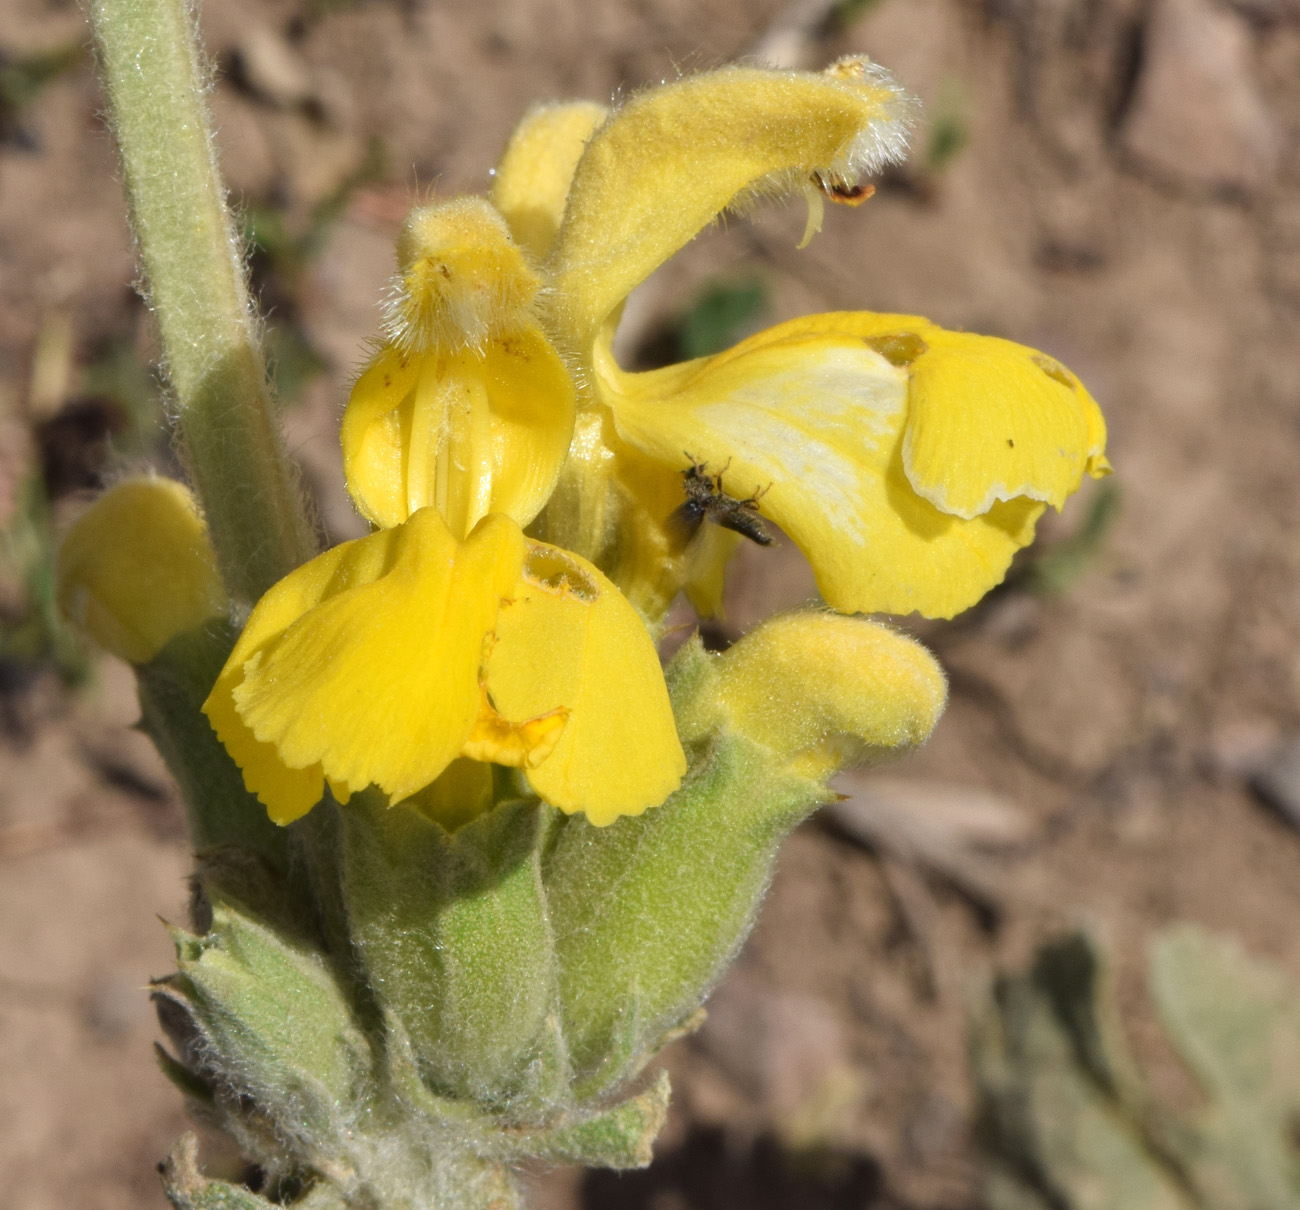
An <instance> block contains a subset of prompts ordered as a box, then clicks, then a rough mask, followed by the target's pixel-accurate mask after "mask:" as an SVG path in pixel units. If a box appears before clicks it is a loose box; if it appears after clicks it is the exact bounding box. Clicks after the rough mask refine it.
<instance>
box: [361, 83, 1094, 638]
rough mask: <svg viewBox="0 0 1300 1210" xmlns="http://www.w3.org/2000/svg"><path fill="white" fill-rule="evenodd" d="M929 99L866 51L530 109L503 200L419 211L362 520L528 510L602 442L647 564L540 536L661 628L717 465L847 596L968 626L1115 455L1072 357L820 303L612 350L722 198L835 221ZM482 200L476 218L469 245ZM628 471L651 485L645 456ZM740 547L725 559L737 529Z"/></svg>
mask: <svg viewBox="0 0 1300 1210" xmlns="http://www.w3.org/2000/svg"><path fill="white" fill-rule="evenodd" d="M913 113H914V104H913V102H912V101H911V99H910V98H909V97H908V96H907V95H906V94H905V93H904V92H903V91H902V90H901V89H900V88H899V87H898V86H897V85H896V84H894V82H893V81H892V80H891V79H890V77H889V76H888V75H887V74H886V73H885V72H884V71H883V70H881V69H880V68H878V67H876V66H875V65H874V64H871V63H870V62H868V61H867V60H865V59H861V58H847V59H842V60H840V61H839V62H837V63H835V64H833V65H832V66H831V67H830V68H828V69H827V70H826V71H825V72H823V73H804V72H787V71H772V70H766V69H762V68H750V67H729V68H724V69H721V70H718V71H713V72H707V73H704V74H701V75H699V76H695V77H689V78H685V79H682V80H678V81H675V82H673V83H670V84H666V85H662V86H660V87H657V88H651V89H648V90H647V91H645V92H643V93H641V94H639V95H636V96H634V97H632V98H631V99H630V100H629V101H627V102H626V103H625V104H623V105H622V106H621V107H620V108H618V109H616V110H614V111H612V112H610V111H607V110H606V109H605V108H604V107H602V106H599V105H594V104H590V103H575V104H563V105H551V106H543V107H540V108H538V109H535V110H533V111H532V112H531V113H530V114H528V115H527V116H526V117H525V119H524V121H523V122H522V123H521V124H520V126H519V127H518V129H517V130H516V132H515V134H514V136H513V137H512V139H511V141H510V144H509V146H508V147H507V149H506V152H505V154H504V156H503V157H502V160H501V162H500V163H499V165H498V167H497V169H496V171H495V179H494V183H493V190H492V202H493V205H494V207H495V210H492V208H490V207H488V206H487V205H486V203H483V202H481V201H479V200H477V199H460V200H457V201H453V202H451V203H443V204H442V205H435V206H430V207H424V208H420V209H417V210H416V211H415V212H413V214H412V216H411V218H410V219H408V221H407V224H406V227H405V228H404V232H403V236H402V239H401V240H400V241H399V261H400V262H401V265H402V272H401V274H400V275H399V278H398V280H397V283H396V286H395V291H394V301H393V303H392V305H391V307H390V310H389V322H388V344H387V346H386V347H385V349H384V350H383V351H381V353H380V355H379V357H378V358H377V359H376V361H375V362H374V363H372V366H371V368H370V369H369V370H368V371H367V373H366V374H365V375H363V377H362V378H361V380H360V381H359V382H358V384H357V387H356V389H355V390H354V393H353V398H352V401H351V403H350V405H349V408H348V413H347V416H346V417H345V422H344V449H345V461H346V464H347V468H348V476H349V485H350V487H351V489H352V492H353V495H354V497H355V498H356V499H357V500H358V501H359V503H360V504H361V507H362V509H363V511H365V512H366V513H367V515H368V516H370V517H371V519H372V520H374V521H376V522H377V523H379V524H394V523H396V522H398V521H400V520H401V519H402V518H403V517H404V516H406V515H409V513H410V511H411V510H412V509H413V508H414V507H416V506H418V505H420V504H423V503H438V504H439V507H442V508H443V510H444V512H445V513H447V512H448V509H447V508H446V507H444V503H443V502H445V501H452V502H453V507H452V510H451V513H454V515H451V514H449V520H451V523H452V526H453V530H456V529H458V528H459V529H460V531H461V532H462V533H463V532H468V529H469V528H470V527H471V526H472V525H473V524H474V523H475V522H476V521H477V519H478V518H479V517H481V516H482V515H485V514H486V513H487V512H488V511H493V510H499V511H505V512H507V513H509V514H510V515H511V516H513V517H514V518H515V519H516V520H517V521H518V522H519V523H520V524H521V525H528V524H529V523H530V522H532V521H533V519H534V517H536V516H537V514H538V512H539V511H540V510H542V509H543V507H544V506H545V505H546V502H547V501H548V500H549V499H550V498H551V495H552V492H553V490H554V489H555V486H556V484H557V482H559V481H560V480H561V477H562V475H564V474H570V473H574V471H573V468H575V467H577V466H578V465H579V464H580V463H581V461H582V459H583V458H585V459H586V460H587V462H588V465H589V466H590V463H591V460H592V458H593V457H598V458H599V459H600V460H602V461H603V464H604V465H605V467H606V470H605V471H604V472H602V473H605V474H606V475H607V477H608V476H613V477H614V478H615V479H618V480H619V488H620V492H621V498H623V499H625V500H626V501H627V512H626V513H625V515H624V516H623V518H622V521H623V525H624V528H625V529H627V530H628V531H631V530H634V529H636V528H637V527H638V526H639V527H640V529H641V531H643V535H644V534H648V535H649V537H648V538H646V539H645V540H643V541H642V545H643V546H644V547H645V550H644V552H643V553H642V555H641V556H640V557H639V558H638V559H634V560H632V561H631V564H630V567H631V570H628V567H627V566H625V567H624V568H622V570H621V571H615V569H614V568H613V567H612V566H610V565H609V564H608V561H602V559H601V557H600V551H599V544H600V542H601V541H602V540H604V538H605V536H604V535H601V534H596V533H593V532H590V528H588V530H584V529H583V528H582V527H581V526H579V527H577V528H575V527H573V526H567V527H566V526H565V525H564V524H555V523H552V524H550V525H549V526H546V527H543V528H544V530H545V532H546V533H547V535H548V536H549V537H551V538H552V539H554V540H556V541H558V542H560V544H562V545H564V546H567V547H570V548H571V549H574V550H577V551H578V552H579V553H581V554H583V555H585V556H587V557H589V558H592V559H593V560H595V561H596V562H597V563H598V564H599V565H601V566H603V567H604V568H605V570H607V571H609V572H610V574H611V575H614V577H615V579H616V581H617V582H618V583H619V584H620V586H621V587H623V588H624V589H625V591H628V592H629V593H630V595H631V596H632V597H633V599H634V600H636V601H637V603H638V604H639V605H641V607H642V609H643V611H646V612H648V613H649V614H650V615H652V616H650V617H649V618H648V620H650V621H651V622H652V623H653V622H654V621H655V620H656V619H655V617H654V616H653V614H654V613H655V612H656V610H655V609H653V608H652V609H649V610H647V609H646V606H645V604H644V597H645V594H643V593H638V591H637V584H636V583H635V581H636V580H637V578H638V577H641V578H646V577H651V576H662V575H663V566H664V564H665V563H666V562H668V561H670V559H671V556H672V551H673V538H672V536H671V535H670V534H669V533H668V531H667V529H666V528H665V524H666V522H667V519H668V515H669V514H670V513H671V512H672V511H673V504H672V503H671V502H672V501H674V500H676V501H677V502H680V499H681V493H682V481H681V479H680V475H681V473H682V472H683V471H686V470H688V469H689V468H690V466H691V465H692V461H693V460H697V461H698V462H700V463H703V464H704V465H705V466H706V467H708V468H710V469H711V470H712V471H713V472H714V473H719V472H721V470H722V468H724V467H725V468H726V470H725V482H724V485H723V486H724V489H725V490H726V491H727V492H728V493H729V494H731V495H733V496H735V497H738V498H741V499H744V498H748V497H750V496H753V495H754V494H755V493H756V492H759V491H763V495H762V499H761V505H760V508H761V512H762V513H763V515H764V516H766V517H768V518H770V519H771V520H774V521H775V522H776V523H777V524H779V525H780V526H781V527H782V529H783V530H784V531H785V532H786V533H787V534H788V535H789V537H790V538H791V539H792V540H793V541H794V543H795V544H796V545H797V546H799V547H800V549H802V550H803V552H804V553H805V554H806V555H807V556H808V558H809V561H810V563H811V564H812V568H813V571H814V573H815V574H816V577H817V581H818V586H819V588H820V589H821V592H822V595H823V597H824V598H825V599H826V601H827V602H828V603H829V604H830V605H831V606H832V607H834V608H835V609H837V610H840V611H843V612H876V611H880V612H889V613H907V612H910V611H912V610H916V611H919V612H921V613H922V614H925V615H928V616H940V617H946V616H951V615H952V614H954V613H957V612H959V611H960V610H962V609H965V608H967V607H968V606H969V605H971V604H973V603H974V602H975V601H977V600H978V599H979V598H980V597H981V596H982V595H983V594H984V593H985V592H987V591H988V589H989V588H991V587H992V586H993V585H995V584H996V583H998V582H999V581H1000V580H1001V579H1002V577H1003V575H1004V574H1005V572H1006V568H1007V566H1008V565H1009V563H1010V559H1011V557H1012V555H1013V554H1014V553H1015V551H1016V550H1018V549H1019V548H1020V547H1022V546H1024V545H1026V544H1027V543H1028V542H1029V541H1030V540H1031V538H1032V536H1033V531H1034V526H1035V523H1036V521H1037V519H1038V517H1039V515H1040V514H1041V512H1042V510H1043V508H1044V507H1045V506H1046V505H1048V504H1050V505H1052V506H1054V507H1056V508H1060V507H1061V505H1062V503H1063V501H1064V500H1065V498H1066V497H1067V496H1068V495H1069V494H1070V493H1071V492H1073V491H1074V490H1075V489H1076V488H1077V487H1078V484H1079V481H1080V479H1081V477H1082V475H1083V474H1084V473H1089V474H1092V475H1094V476H1097V475H1102V474H1105V473H1106V472H1107V471H1108V469H1109V467H1108V464H1107V463H1106V460H1105V455H1104V446H1105V424H1104V421H1103V419H1102V417H1101V413H1100V410H1099V409H1098V408H1097V405H1096V403H1095V402H1094V401H1093V399H1092V397H1091V396H1090V395H1089V394H1088V392H1087V391H1086V390H1085V389H1084V388H1083V386H1082V384H1080V383H1079V381H1078V379H1077V378H1075V377H1074V375H1073V374H1071V373H1070V372H1069V371H1068V370H1066V369H1065V368H1064V367H1063V366H1061V365H1060V364H1059V363H1057V362H1056V361H1054V360H1053V359H1051V358H1048V357H1045V356H1044V355H1042V354H1039V353H1036V352H1035V351H1034V350H1032V349H1028V348H1025V347H1024V346H1021V345H1017V344H1014V343H1012V342H1010V341H1005V340H999V339H996V338H992V337H982V336H975V335H970V334H967V333H961V332H949V331H945V330H943V329H942V328H940V327H938V326H937V325H935V324H933V323H930V322H929V321H928V320H925V319H921V318H919V317H916V316H909V315H878V314H870V313H836V314H830V315H817V316H809V317H806V318H804V319H800V320H795V321H793V322H791V323H787V324H783V325H780V326H778V327H776V328H773V329H770V330H768V331H767V332H762V333H759V334H758V335H757V336H754V337H752V338H750V339H749V340H747V341H744V342H742V343H741V344H740V345H738V346H736V347H735V348H733V349H731V350H728V351H727V352H725V353H722V354H719V355H718V356H716V357H712V358H704V359H700V360H698V361H694V362H687V363H683V364H680V365H676V366H669V367H667V368H665V369H663V370H658V371H652V372H649V373H642V374H637V373H628V372H626V371H624V370H622V369H621V367H619V365H618V364H617V362H616V361H615V359H614V356H613V353H612V337H613V332H614V328H615V326H616V323H617V319H618V315H619V313H620V311H621V305H622V302H623V300H624V299H625V298H626V296H627V294H628V292H629V291H630V290H631V289H632V288H633V287H634V286H635V285H637V284H638V283H639V282H641V281H642V280H644V279H645V278H646V277H647V276H648V275H649V274H650V273H651V272H653V270H654V269H655V268H657V267H658V266H659V265H660V264H661V263H663V262H664V261H665V260H666V259H668V257H670V256H671V255H672V254H673V253H674V252H675V251H677V250H678V249H679V248H680V247H682V246H683V245H684V244H685V243H687V242H689V241H690V240H691V239H692V238H694V236H695V235H696V234H698V233H699V232H700V231H701V230H702V229H703V228H705V227H706V226H708V225H709V224H710V223H711V222H713V221H714V220H715V219H716V218H717V217H718V216H719V214H720V213H722V212H723V211H724V210H726V209H729V208H730V209H734V208H737V207H743V206H745V205H746V204H748V203H749V202H750V201H751V200H752V199H754V198H756V197H761V196H763V195H765V194H769V193H779V192H789V191H792V190H794V191H802V192H803V194H804V195H805V196H807V197H808V198H809V205H810V208H811V212H812V214H811V217H810V229H811V228H812V227H813V226H815V225H816V224H815V223H814V222H812V218H815V215H816V214H817V213H819V208H820V206H821V203H822V200H823V197H825V196H829V197H831V198H832V199H837V198H839V197H841V196H842V195H844V194H845V193H848V192H852V187H853V186H854V184H855V183H856V182H857V181H858V180H859V178H860V177H861V176H862V175H863V174H864V173H869V172H872V171H875V170H878V169H879V168H880V167H882V166H883V165H885V164H886V163H888V162H890V161H893V160H897V159H899V158H901V156H902V154H903V152H904V150H905V148H906V142H907V134H908V129H909V126H910V123H911V121H912V117H913ZM475 208H477V209H475ZM471 210H472V211H473V212H474V214H475V215H477V216H478V217H477V219H476V220H475V221H476V222H477V223H478V229H477V231H476V232H473V233H469V235H468V237H467V235H466V230H461V229H459V228H458V229H457V230H456V231H455V232H453V233H452V234H453V236H454V238H449V237H448V233H447V228H448V227H449V226H451V227H455V226H456V224H457V223H459V224H461V227H462V228H463V227H464V216H465V215H466V214H468V213H469V212H470V211H471ZM498 215H499V218H498V217H496V216H498ZM485 216H491V217H490V218H489V217H485ZM494 222H495V223H496V224H497V226H496V227H495V228H493V229H492V231H491V232H489V231H488V228H489V226H490V225H491V224H492V223H494ZM430 281H432V282H435V283H436V284H438V286H439V287H440V288H442V287H443V286H448V283H450V285H449V286H448V288H447V289H446V290H444V291H443V294H442V295H441V297H442V300H443V302H442V309H441V310H440V311H439V312H438V314H439V315H442V316H447V315H452V316H454V317H457V325H458V327H457V331H458V332H459V333H460V335H459V336H458V338H457V339H458V340H459V341H460V344H459V346H457V345H456V344H455V342H454V341H452V342H449V341H448V340H447V339H445V338H439V336H438V323H437V322H435V321H431V320H430V318H429V315H428V314H427V311H428V308H427V307H425V306H424V302H423V300H424V299H425V298H426V297H427V294H426V293H424V291H426V288H427V283H429V282H430ZM458 290H459V293H457V291H458ZM458 359H459V360H458ZM383 381H387V384H388V385H387V386H384V387H381V386H380V383H381V382H383ZM469 396H474V397H475V398H476V399H477V400H479V401H480V402H479V404H477V405H476V404H474V403H469V404H467V405H465V406H464V408H463V414H464V415H467V416H471V417H472V416H473V415H478V416H479V419H477V420H471V421H470V422H469V423H457V422H455V420H454V419H453V420H450V421H449V420H448V417H449V415H450V414H451V410H452V409H453V406H454V405H453V404H452V403H451V402H449V401H451V400H452V399H453V398H468V397H469ZM476 406H477V407H478V411H477V413H476V412H475V408H476ZM422 415H423V418H422ZM430 416H436V417H437V419H435V420H430V419H429V417H430ZM601 418H603V419H601ZM575 421H576V436H575ZM593 423H594V427H593ZM458 433H459V436H457V434H458ZM471 433H477V434H478V436H477V437H473V436H466V434H471ZM571 440H572V446H570V442H571ZM458 442H459V445H457V443H458ZM593 451H594V454H593ZM687 451H689V453H688V452H687ZM566 455H568V462H567V464H566ZM629 460H631V461H634V462H635V463H636V466H637V469H636V473H635V475H631V474H625V473H624V472H623V470H622V469H620V468H624V467H625V466H626V464H627V463H628V462H629ZM465 484H469V485H470V486H468V487H466V486H463V485H465ZM458 485H459V486H458ZM584 490H586V489H584ZM586 494H588V495H590V494H592V493H591V492H590V491H589V490H586ZM381 499H382V501H383V503H382V504H375V503H373V502H375V501H380V500H381ZM466 500H470V501H471V504H470V505H469V506H465V505H464V504H463V502H464V501H466ZM455 502H462V503H455ZM666 502H667V503H666ZM549 511H550V512H555V511H557V510H556V509H555V508H554V506H552V508H551V509H550V510H549ZM589 511H590V510H589ZM457 517H459V518H460V519H459V520H457ZM605 528H606V529H608V528H609V525H608V521H607V520H606V523H605ZM715 545H716V547H717V549H716V555H715V557H716V558H717V559H718V560H725V558H726V556H727V554H728V553H729V552H730V550H731V549H732V545H731V544H728V543H725V542H723V543H716V544H715ZM625 563H626V560H625ZM714 570H715V573H716V574H715V575H714V579H715V581H716V582H718V583H720V567H718V568H716V569H714ZM688 587H689V586H688ZM670 588H671V585H670ZM667 595H668V596H671V591H670V592H669V593H668V594H667ZM657 602H658V604H659V605H660V607H662V605H664V604H666V601H665V600H664V598H663V594H661V595H660V597H659V598H658V599H657Z"/></svg>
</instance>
